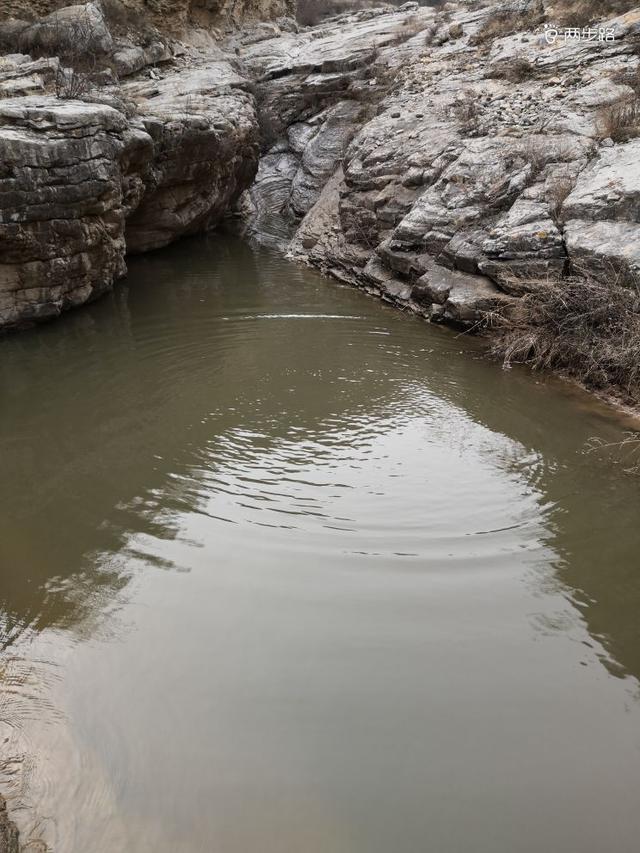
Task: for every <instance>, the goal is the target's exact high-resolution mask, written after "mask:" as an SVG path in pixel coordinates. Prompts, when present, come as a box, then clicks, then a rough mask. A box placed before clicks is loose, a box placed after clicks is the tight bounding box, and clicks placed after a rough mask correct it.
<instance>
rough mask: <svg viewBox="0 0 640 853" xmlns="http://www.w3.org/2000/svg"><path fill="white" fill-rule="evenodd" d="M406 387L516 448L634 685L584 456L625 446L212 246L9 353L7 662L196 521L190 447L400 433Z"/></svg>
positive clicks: (2, 362) (333, 297) (5, 405)
mask: <svg viewBox="0 0 640 853" xmlns="http://www.w3.org/2000/svg"><path fill="white" fill-rule="evenodd" d="M298 313H299V314H300V316H299V317H296V316H295V315H296V314H298ZM167 317H170V318H171V322H170V323H167V322H166V318H167ZM416 383H421V384H423V385H424V386H426V387H427V388H428V389H429V392H430V393H431V394H432V395H434V397H437V398H439V399H440V400H442V401H446V403H447V404H449V405H450V406H452V407H457V408H460V409H461V410H463V411H464V412H465V414H466V415H467V416H468V417H469V418H471V419H472V420H473V421H474V422H476V423H478V424H481V425H483V426H484V427H486V428H487V429H489V430H491V431H492V432H495V433H498V434H501V435H504V436H507V437H508V438H509V439H511V440H512V441H513V442H515V443H516V445H517V450H516V451H515V453H514V458H511V459H505V460H504V464H505V465H506V466H507V467H509V466H511V467H513V469H514V470H516V471H517V472H518V474H519V475H520V476H524V477H525V478H526V479H528V480H529V482H530V483H531V487H532V488H533V489H535V491H536V492H538V493H539V494H540V501H541V503H542V504H543V505H544V506H545V518H546V525H547V529H548V544H549V546H550V547H552V548H553V549H554V550H555V552H556V553H557V555H558V557H557V562H556V566H557V576H558V579H559V580H560V581H561V582H562V583H563V584H566V587H567V590H568V593H569V594H571V595H573V596H575V601H576V603H577V604H578V605H579V607H580V608H581V610H582V612H583V614H584V616H585V618H586V619H587V622H588V624H589V629H590V631H591V633H592V634H593V636H594V637H596V638H597V639H598V640H600V641H602V643H603V644H604V646H605V647H606V648H607V649H608V651H609V652H610V654H611V656H612V658H613V659H615V661H617V663H618V664H619V666H620V667H621V669H622V671H624V672H629V673H631V674H633V675H635V676H636V677H639V676H640V627H639V622H638V619H637V605H638V602H639V601H640V572H638V571H637V565H638V560H637V553H638V545H639V544H640V531H639V530H638V526H637V507H638V494H639V488H640V487H639V485H638V483H637V482H635V481H634V480H633V478H630V477H627V476H625V475H622V474H621V472H620V471H619V470H616V469H615V468H614V467H612V465H611V460H612V458H614V459H615V456H616V453H615V451H610V452H605V453H599V454H592V455H585V454H584V452H583V451H584V449H585V447H586V446H587V444H588V442H589V440H590V439H591V438H592V437H593V436H594V435H595V436H599V437H603V438H605V440H615V439H616V437H617V436H618V435H619V434H620V433H621V428H620V427H619V426H618V425H616V423H615V422H614V421H613V420H612V419H610V418H608V417H607V416H606V414H605V413H604V412H602V411H600V409H599V406H598V405H597V404H595V403H591V402H590V401H588V400H586V399H585V398H583V397H582V396H581V395H579V394H576V393H573V392H570V391H568V390H566V389H563V388H562V387H561V386H559V383H557V382H555V381H553V380H551V381H549V380H547V381H542V380H541V379H540V378H539V377H537V378H532V377H531V376H529V375H528V374H527V373H526V372H524V371H522V372H518V371H510V372H504V371H501V370H500V369H498V368H497V367H496V366H495V365H492V364H488V363H486V362H485V361H484V360H483V359H482V358H481V356H480V350H479V347H478V344H477V343H476V342H475V341H473V340H470V339H469V338H465V337H455V336H454V335H452V333H451V332H449V331H443V330H440V329H437V328H424V327H423V325H422V324H421V323H420V322H419V321H417V320H414V319H412V318H408V317H405V316H401V315H398V314H396V313H395V312H394V311H393V310H392V309H386V308H383V307H381V306H379V305H378V304H375V303H373V302H371V301H369V300H368V299H366V298H365V297H364V296H361V295H360V294H357V293H355V292H351V291H349V290H345V289H344V288H339V287H337V286H336V285H335V284H333V283H330V282H326V281H324V280H322V279H321V278H319V277H318V276H317V275H315V274H314V273H312V272H309V271H306V270H302V269H297V268H293V267H292V266H291V265H290V264H288V263H286V262H285V261H283V260H282V259H280V258H278V257H277V256H275V255H273V254H270V253H268V252H265V251H264V250H262V251H260V250H257V251H256V250H253V249H251V248H249V247H247V246H246V245H244V244H242V243H239V242H237V241H236V240H235V239H234V238H229V237H227V236H225V237H215V238H211V239H209V240H205V241H193V242H187V243H184V244H182V245H180V246H177V247H174V248H172V249H170V250H167V251H165V252H161V253H157V254H155V255H152V256H148V257H145V258H139V259H134V260H132V262H131V272H130V276H129V279H128V281H127V282H125V283H124V285H121V286H120V287H119V288H118V289H117V290H116V291H115V292H114V293H113V294H112V295H110V296H109V297H108V298H107V299H104V300H103V301H102V302H100V303H98V304H95V305H94V306H92V307H91V308H90V309H88V310H85V311H80V312H77V313H75V314H73V315H71V316H68V317H66V318H64V319H63V320H62V321H61V322H59V323H56V324H54V325H51V326H47V327H42V328H39V329H37V330H34V331H33V332H29V333H26V334H23V335H20V336H12V337H7V338H5V339H4V340H3V341H2V358H1V359H0V388H1V400H2V410H1V412H2V413H1V419H0V446H1V447H2V456H1V459H0V474H1V481H2V491H1V496H0V501H1V502H0V573H1V587H0V589H1V592H0V597H1V602H2V612H3V618H2V642H3V644H4V645H7V644H8V643H10V642H11V641H12V640H13V639H15V638H16V637H17V636H19V635H20V633H21V631H22V630H23V629H24V628H26V627H30V628H32V629H36V630H41V629H43V628H46V627H51V626H55V627H65V628H74V627H76V626H77V625H78V624H79V623H82V622H86V620H87V619H89V620H90V619H91V617H92V616H95V614H96V612H98V613H99V612H100V611H101V610H102V609H104V608H107V609H108V607H109V605H110V603H111V602H112V601H113V598H114V593H115V592H117V591H122V590H123V589H124V588H125V587H126V584H127V581H128V571H127V566H126V560H124V559H122V551H123V548H125V547H126V544H127V542H128V541H130V540H131V538H132V537H133V536H134V535H136V534H147V535H151V536H155V537H160V538H167V539H171V538H172V537H175V536H179V535H180V532H179V525H177V523H176V517H177V516H178V515H179V514H180V513H181V512H186V511H194V510H196V509H198V507H201V506H203V505H204V503H206V496H207V493H208V490H207V489H205V490H204V492H203V490H202V488H201V485H202V483H201V478H200V475H199V471H200V467H199V466H200V463H201V462H202V458H203V454H204V453H205V451H206V455H207V460H208V461H207V465H208V466H209V467H211V466H213V467H215V465H216V462H217V456H216V451H217V452H218V456H219V461H220V463H221V466H222V467H224V466H225V465H226V464H227V461H228V460H227V457H226V454H227V453H228V448H227V449H226V450H225V447H224V446H223V444H224V442H223V441H222V439H223V438H224V437H229V436H231V435H233V434H234V431H238V430H240V431H241V430H251V431H252V432H253V434H254V438H253V441H254V442H257V444H258V445H260V446H261V447H262V448H263V450H266V451H267V452H268V448H269V447H275V446H276V445H278V443H279V442H282V441H286V440H288V439H289V438H291V437H292V436H293V437H295V440H296V442H298V443H300V442H301V441H304V442H307V443H308V444H309V446H312V445H314V444H317V443H322V441H323V437H326V436H327V435H328V434H331V435H332V436H334V437H335V441H336V442H337V443H338V444H339V443H340V435H341V433H343V432H347V431H348V430H350V429H352V428H353V427H354V425H357V424H358V423H361V424H364V425H366V424H371V423H372V422H375V420H376V419H380V418H386V417H388V416H393V414H394V412H397V413H399V416H400V417H403V413H404V410H405V409H406V406H407V400H408V399H410V398H411V395H412V393H413V389H414V387H415V384H416ZM365 432H366V430H365ZM365 438H366V436H365ZM461 441H464V438H463V437H462V438H461ZM495 521H496V523H495V526H496V528H499V527H500V525H501V519H499V518H496V520H495ZM110 554H111V555H120V558H121V559H119V561H118V562H117V564H112V565H111V566H110V565H109V560H108V559H105V555H110Z"/></svg>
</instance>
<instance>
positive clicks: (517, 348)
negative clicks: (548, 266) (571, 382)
mask: <svg viewBox="0 0 640 853" xmlns="http://www.w3.org/2000/svg"><path fill="white" fill-rule="evenodd" d="M489 321H490V324H491V325H492V326H493V328H494V329H495V331H496V334H495V337H494V340H493V344H492V352H493V354H494V355H495V356H497V357H499V358H500V359H502V360H503V361H504V362H505V363H506V364H515V363H518V364H528V365H530V366H531V367H533V368H534V369H538V370H540V369H549V370H556V371H560V372H561V373H564V374H565V375H568V376H571V377H573V378H575V379H577V380H579V381H580V382H582V383H583V384H584V385H585V386H587V387H589V388H592V389H596V390H602V391H610V390H614V391H617V392H619V393H620V394H621V395H622V397H623V398H624V399H625V400H626V401H627V402H633V403H638V402H639V401H640V292H639V290H638V287H637V285H636V286H633V287H628V286H624V285H623V284H622V283H621V280H620V276H616V275H615V273H614V271H613V270H612V273H611V280H610V281H608V282H602V281H599V280H596V279H595V278H593V277H592V276H589V274H584V275H575V276H573V277H571V278H567V279H563V280H561V281H551V280H549V281H546V280H545V281H540V282H537V283H536V287H535V290H532V292H530V293H527V294H526V295H525V296H523V297H522V298H521V299H520V300H519V302H518V303H517V304H516V306H515V307H512V308H510V310H509V311H508V312H504V313H502V314H497V315H495V314H494V315H492V316H491V317H490V318H489Z"/></svg>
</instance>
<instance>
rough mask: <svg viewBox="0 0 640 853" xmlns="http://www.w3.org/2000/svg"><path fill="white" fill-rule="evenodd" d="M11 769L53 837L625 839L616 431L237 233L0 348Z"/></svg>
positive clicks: (103, 841)
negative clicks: (599, 445) (597, 446)
mask: <svg viewBox="0 0 640 853" xmlns="http://www.w3.org/2000/svg"><path fill="white" fill-rule="evenodd" d="M0 405H1V409H0V446H1V457H0V478H1V479H0V490H1V495H0V649H1V651H0V791H2V792H4V793H5V794H7V795H8V797H9V800H10V805H11V807H12V809H13V814H14V816H15V817H16V819H17V821H18V822H19V824H20V826H21V828H22V830H23V833H24V837H25V838H27V837H33V838H44V839H46V840H47V842H48V843H49V844H50V845H51V846H53V847H54V848H55V850H56V851H59V853H88V851H90V853H116V851H123V853H125V851H126V853H254V851H256V853H257V852H258V851H259V853H539V851H544V853H556V851H562V853H604V851H611V853H637V851H638V850H639V849H640V691H639V684H638V678H639V677H640V559H639V557H638V554H639V551H640V523H639V521H640V513H639V508H640V502H639V499H640V478H638V477H633V476H629V475H626V474H624V472H623V470H622V469H623V468H624V467H626V466H627V465H628V462H629V460H627V459H626V458H625V457H624V454H621V452H620V451H618V450H616V449H615V448H609V449H606V448H605V449H601V450H599V451H598V452H595V453H585V450H586V448H587V447H588V445H589V443H590V441H591V439H593V438H597V439H599V440H600V441H601V442H604V443H605V444H609V443H611V442H615V441H618V440H619V439H620V438H621V437H622V436H623V434H624V432H623V431H624V426H625V425H624V424H621V423H620V421H619V420H618V419H615V418H613V417H612V416H611V415H610V413H607V412H606V411H604V409H602V408H601V407H600V406H599V405H598V404H596V403H594V402H593V401H591V400H589V399H588V398H586V397H585V396H583V395H582V394H580V393H578V392H576V391H572V390H570V389H568V388H567V387H565V386H563V385H562V384H561V383H559V382H557V381H549V380H547V381H542V380H541V379H540V378H539V377H538V378H536V377H532V376H531V375H529V374H528V373H526V372H524V371H518V370H514V371H503V370H500V369H499V368H498V367H496V366H495V365H493V364H490V363H488V362H487V361H486V360H484V359H483V358H482V357H481V351H480V349H479V346H478V344H477V342H474V341H473V340H471V339H469V338H467V337H464V336H456V335H455V334H453V333H452V332H450V331H447V330H442V329H438V328H435V327H429V326H427V325H425V324H424V323H422V322H420V321H419V320H417V319H414V318H411V317H408V316H405V315H402V314H400V313H399V312H396V311H395V310H393V309H391V308H388V307H386V306H384V305H383V304H381V303H379V302H376V301H373V300H371V299H369V298H367V297H366V296H364V295H362V294H360V293H358V292H356V291H353V290H350V289H347V288H343V287H339V286H337V285H336V284H335V283H333V282H328V281H326V280H324V279H322V278H321V277H319V276H318V275H316V274H315V273H312V272H310V271H308V270H304V269H299V268H296V267H295V266H292V265H290V264H289V263H287V262H286V261H285V260H282V259H280V258H278V257H277V256H275V255H273V254H270V253H268V252H266V251H262V252H260V251H254V250H252V249H250V248H248V247H247V246H245V245H243V244H241V243H238V242H237V241H236V240H235V239H234V238H230V237H228V236H222V237H215V238H211V239H204V240H194V241H189V242H186V243H183V244H181V245H180V246H178V247H176V248H173V249H169V250H166V251H164V252H159V253H157V254H154V255H150V256H146V257H143V258H140V259H134V260H133V261H132V262H131V265H130V276H129V278H128V279H127V281H126V282H125V283H124V284H123V285H121V286H120V287H118V288H117V290H116V291H115V292H114V293H113V294H112V295H111V296H109V297H108V298H106V299H104V300H102V301H101V302H99V303H96V304H95V305H92V306H90V307H88V308H86V309H84V310H81V311H78V312H76V313H74V314H72V315H68V316H67V317H65V318H63V319H62V320H61V321H60V322H58V323H56V324H53V325H51V326H48V327H44V328H40V329H38V330H35V331H34V332H29V333H26V334H22V335H19V336H12V337H8V338H5V339H4V340H1V341H0Z"/></svg>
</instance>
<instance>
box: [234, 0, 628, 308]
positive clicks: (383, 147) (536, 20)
mask: <svg viewBox="0 0 640 853" xmlns="http://www.w3.org/2000/svg"><path fill="white" fill-rule="evenodd" d="M606 5H607V4H604V6H603V13H604V12H606ZM618 5H619V4H618ZM505 11H510V15H509V16H508V17H507V16H506V15H505V16H503V17H502V18H501V19H500V21H499V22H498V23H496V20H495V12H496V9H495V5H494V4H491V3H486V4H485V5H484V6H477V7H476V8H475V9H473V10H470V9H469V8H468V7H467V6H466V5H465V4H459V5H457V4H453V3H449V4H446V6H445V8H444V9H441V10H434V9H429V8H418V7H417V6H416V4H410V3H409V4H405V6H404V7H402V8H401V9H400V10H399V11H397V10H378V11H377V12H371V11H367V12H363V13H355V14H353V15H346V16H342V17H341V18H339V19H335V20H334V21H331V22H328V23H326V24H324V25H322V26H319V27H317V28H315V29H314V30H305V31H303V32H302V33H300V34H298V35H295V34H283V35H282V36H280V37H277V38H273V39H271V40H269V41H263V42H261V43H260V44H257V45H248V46H247V47H246V48H245V49H244V50H243V52H242V55H243V57H244V59H245V62H246V63H247V65H248V66H249V68H250V69H251V70H252V72H253V74H254V75H255V76H256V78H257V80H258V89H259V93H260V102H261V108H262V110H263V113H264V114H266V116H267V117H268V119H269V120H268V126H269V128H270V130H271V132H272V137H271V138H270V139H269V140H268V144H267V146H266V150H265V152H264V156H263V158H262V161H261V164H260V169H259V172H258V175H259V180H258V181H257V182H256V184H255V185H254V186H253V187H252V189H251V190H250V192H249V193H248V194H246V195H245V197H244V198H243V202H242V211H243V213H244V214H245V216H247V217H248V225H247V228H248V231H249V232H250V233H258V234H260V233H261V232H263V231H269V223H270V222H273V221H278V223H279V224H278V227H277V229H276V232H277V234H278V235H283V234H287V235H291V234H292V233H293V234H294V235H295V236H294V237H293V239H292V241H291V242H290V243H288V246H289V249H290V252H291V254H292V255H293V256H294V257H297V258H299V259H302V260H306V261H307V262H309V263H312V264H314V265H316V266H318V267H319V268H320V269H322V270H324V271H326V272H328V273H330V274H332V275H334V276H336V277H338V278H340V279H341V280H344V281H350V282H352V283H354V284H357V285H359V286H361V287H364V288H365V289H367V290H368V291H370V292H372V293H375V294H377V295H380V296H382V297H383V298H384V299H387V300H389V301H392V302H395V303H397V304H399V305H401V306H403V307H407V308H410V309H411V310H413V311H416V312H419V313H422V314H424V315H426V316H428V317H431V318H432V319H435V320H440V319H445V320H451V321H454V322H462V323H465V324H468V325H469V324H471V325H473V324H475V323H476V322H477V321H478V320H479V319H481V317H482V315H483V313H485V312H486V311H490V310H491V308H492V307H493V306H500V305H503V304H507V303H508V302H509V300H511V299H515V298H517V297H519V296H521V295H522V294H523V293H527V292H529V291H531V290H535V288H536V287H538V286H539V283H540V282H541V281H548V280H551V281H554V280H555V281H558V282H561V281H562V279H563V277H564V276H565V275H567V274H570V273H572V272H573V271H576V270H580V269H584V268H585V267H588V268H589V269H590V271H592V272H593V273H594V274H595V275H599V276H601V277H603V278H606V277H607V276H608V277H609V278H611V276H612V273H613V274H615V276H616V278H617V279H618V280H619V279H620V277H621V278H622V280H625V281H627V282H634V281H636V280H637V275H638V273H639V272H640V211H639V207H638V204H639V201H638V199H639V195H638V187H637V183H638V174H639V172H638V168H639V167H638V163H639V162H640V158H639V151H640V149H639V147H638V140H637V139H634V138H631V140H630V141H625V140H626V139H627V138H628V137H629V136H631V137H633V136H634V135H635V136H637V135H640V108H639V107H638V103H639V100H638V99H639V97H640V84H639V83H638V80H640V71H639V67H640V61H639V59H638V46H639V44H640V9H637V10H631V11H629V12H628V13H625V14H624V15H620V16H618V17H615V18H612V19H611V20H608V21H607V20H603V21H602V22H601V23H600V24H599V27H600V29H598V27H592V28H591V31H590V32H592V33H595V34H596V35H595V36H593V35H592V36H589V38H590V40H589V39H588V38H587V37H586V36H585V39H584V40H580V41H578V40H573V41H571V40H567V41H565V40H564V38H563V36H562V34H560V35H558V36H557V38H556V40H555V41H553V42H552V43H550V40H549V38H548V36H547V34H546V33H545V30H544V26H543V24H544V20H545V10H544V7H543V5H542V4H541V3H540V2H539V0H514V2H512V3H511V6H510V7H509V10H505ZM551 23H552V21H551ZM584 23H589V22H588V21H585V22H584ZM587 35H588V33H587ZM353 104H358V105H360V107H361V110H360V112H358V111H357V110H355V109H353V110H352V113H351V114H352V115H353V116H354V120H353V125H352V127H351V128H350V130H349V132H348V133H345V134H343V137H342V148H341V147H340V146H323V145H319V144H317V143H316V140H320V139H321V138H322V135H323V133H324V132H325V131H324V130H323V128H324V127H325V122H327V121H328V118H329V116H331V115H332V111H333V110H336V109H340V110H345V109H346V108H347V107H348V106H349V105H353ZM624 122H626V123H627V124H629V125H631V126H630V127H628V128H625V127H624V126H623V124H624ZM326 132H327V133H328V132H329V126H328V125H327V130H326ZM611 134H613V135H614V136H615V139H612V138H610V136H611ZM317 150H319V152H320V156H321V159H322V163H321V168H318V165H317V163H316V162H315V161H316V151H317ZM309 163H311V164H312V168H311V174H310V175H309V178H308V179H305V178H303V180H302V186H306V185H310V186H311V187H312V192H310V193H307V194H306V200H307V202H308V203H312V206H311V207H308V205H307V206H306V207H305V206H304V205H301V204H300V201H299V198H300V194H299V187H300V185H301V175H304V171H305V169H306V168H307V164H309ZM329 172H332V177H331V178H330V179H328V180H327V179H326V176H327V174H328V173H329ZM322 184H324V187H322V186H321V185H322ZM274 187H277V192H276V193H274V192H273V188H274ZM270 206H271V208H272V209H271V212H270V211H269V208H270ZM302 217H303V218H302Z"/></svg>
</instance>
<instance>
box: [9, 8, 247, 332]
mask: <svg viewBox="0 0 640 853" xmlns="http://www.w3.org/2000/svg"><path fill="white" fill-rule="evenodd" d="M65 11H67V12H68V14H69V16H71V17H72V16H73V15H76V7H70V10H65ZM152 47H153V45H151V46H150V48H152ZM58 68H59V63H58V60H57V59H41V60H36V61H32V60H31V59H30V57H28V56H22V55H16V56H14V57H13V58H10V59H8V60H6V61H5V62H3V64H2V65H1V66H0V91H2V89H4V92H5V94H13V93H18V94H19V95H23V97H5V98H2V99H0V327H4V328H7V327H20V326H24V325H29V324H31V323H33V322H37V321H40V320H45V319H50V318H52V317H55V316H57V315H58V314H60V313H61V312H62V311H65V310H67V309H69V308H73V307H75V306H78V305H81V304H83V303H84V302H87V301H88V300H91V299H94V298H96V297H98V296H100V295H101V294H102V293H104V292H105V291H107V290H108V289H109V288H111V287H112V285H113V283H114V282H115V281H117V280H118V279H119V278H121V277H122V276H123V275H125V273H126V264H125V255H126V254H127V253H128V252H129V253H130V252H142V251H147V250H149V249H154V248H158V247H161V246H164V245H167V244H168V243H170V242H171V241H173V240H175V239H178V238H179V237H181V236H183V235H185V234H191V233H195V232H197V231H202V230H206V229H207V228H210V227H213V226H215V225H216V224H217V223H218V222H219V221H220V219H221V218H222V217H223V216H224V215H225V214H226V213H227V212H228V210H229V208H230V207H231V205H232V204H233V202H234V201H235V200H236V198H237V197H238V196H239V195H240V193H241V192H242V191H243V190H244V189H246V188H247V187H248V186H249V185H250V184H251V182H252V181H253V178H254V175H255V172H256V170H257V166H258V154H259V140H258V137H259V130H258V121H257V116H256V111H255V103H254V99H253V96H252V95H251V94H250V93H249V92H248V91H247V89H248V87H249V84H248V81H247V80H246V78H244V77H243V76H242V75H241V74H239V73H238V72H237V71H236V70H235V68H234V67H233V66H232V64H231V63H230V62H228V61H227V60H224V59H221V58H217V59H215V60H213V59H212V60H211V61H209V62H207V63H205V62H203V61H202V60H199V61H197V62H196V63H195V64H193V63H192V64H191V65H190V66H189V67H188V68H186V69H185V70H184V71H183V73H181V74H176V73H173V74H169V75H167V76H166V77H163V78H160V77H159V76H158V75H157V74H154V77H153V78H152V79H151V80H149V78H147V79H146V80H144V81H141V80H137V81H132V82H130V83H127V84H126V85H123V86H121V87H113V86H111V87H108V88H106V89H105V88H102V89H100V88H98V89H95V88H94V89H93V90H92V91H91V92H89V93H86V94H84V95H83V100H62V99H59V98H56V97H55V96H54V95H52V94H44V93H43V92H46V91H47V89H48V88H49V89H50V88H51V79H52V77H53V76H54V75H55V74H56V72H57V70H58ZM32 88H33V89H34V90H35V91H37V92H39V94H37V95H35V94H29V93H30V92H31V91H32ZM132 105H133V106H132Z"/></svg>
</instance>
